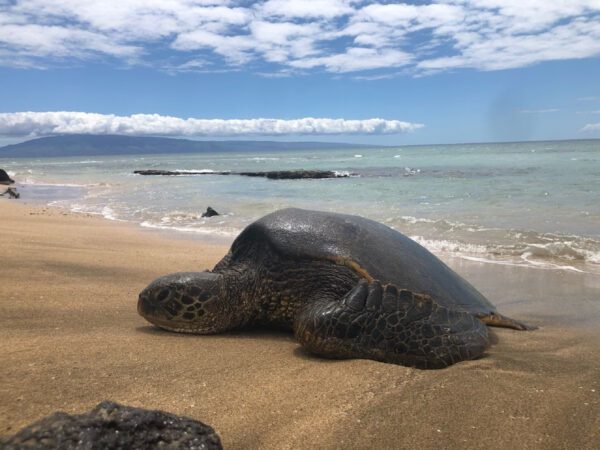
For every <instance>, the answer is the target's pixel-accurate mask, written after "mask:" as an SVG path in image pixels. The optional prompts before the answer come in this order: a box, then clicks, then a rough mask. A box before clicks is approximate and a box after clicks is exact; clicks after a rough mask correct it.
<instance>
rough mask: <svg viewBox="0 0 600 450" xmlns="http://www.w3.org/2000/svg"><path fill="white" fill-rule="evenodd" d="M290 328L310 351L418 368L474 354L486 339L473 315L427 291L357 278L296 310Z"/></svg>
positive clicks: (443, 364) (483, 328)
mask: <svg viewBox="0 0 600 450" xmlns="http://www.w3.org/2000/svg"><path fill="white" fill-rule="evenodd" d="M294 332H295V334H296V337H297V339H298V340H299V341H300V343H301V344H302V345H303V346H304V347H305V348H306V349H307V350H308V351H310V352H312V353H315V354H318V355H322V356H326V357H329V358H340V359H344V358H365V359H374V360H377V361H383V362H388V363H394V364H402V365H406V366H413V367H417V368H422V369H438V368H443V367H447V366H449V365H451V364H454V363H456V362H459V361H463V360H467V359H474V358H477V357H479V356H481V355H482V354H483V352H484V351H485V349H486V348H487V346H488V345H489V340H488V334H487V328H486V326H485V325H484V324H483V323H482V322H480V321H479V320H478V319H476V318H475V317H474V316H473V315H471V314H469V313H467V312H462V311H458V310H451V309H448V308H446V307H443V306H440V305H438V304H437V303H436V302H435V301H433V300H432V299H431V298H430V297H429V296H426V295H421V294H415V293H413V292H410V291H408V290H401V289H398V288H397V287H396V286H394V285H391V284H389V285H386V286H382V285H381V284H380V283H379V282H378V281H374V282H372V283H370V284H368V283H367V281H365V280H361V281H359V283H358V284H357V285H356V287H355V288H354V289H352V290H351V291H350V292H348V293H347V294H346V296H345V297H344V298H343V299H341V301H340V299H327V298H323V299H319V300H316V301H314V302H311V303H310V304H309V305H308V306H306V307H305V309H304V310H302V311H301V312H300V314H298V316H297V318H296V320H295V322H294Z"/></svg>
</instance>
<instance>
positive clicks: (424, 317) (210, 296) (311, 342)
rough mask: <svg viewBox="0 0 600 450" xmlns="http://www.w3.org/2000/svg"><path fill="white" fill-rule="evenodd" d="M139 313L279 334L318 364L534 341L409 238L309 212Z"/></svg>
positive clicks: (284, 220)
mask: <svg viewBox="0 0 600 450" xmlns="http://www.w3.org/2000/svg"><path fill="white" fill-rule="evenodd" d="M138 312H139V313H140V314H141V315H142V316H143V317H145V318H146V319H147V320H148V321H150V322H151V323H153V324H155V325H157V326H159V327H162V328H165V329H167V330H170V331H178V332H187V333H199V334H213V333H219V332H222V331H226V330H232V329H238V328H244V327H250V326H255V325H262V326H264V325H266V326H273V327H277V328H283V329H288V330H293V331H294V333H295V335H296V338H297V339H298V341H299V342H300V343H301V344H302V345H303V346H304V347H305V348H306V349H307V350H309V351H310V352H312V353H316V354H318V355H322V356H325V357H329V358H367V359H374V360H377V361H383V362H389V363H395V364H402V365H407V366H415V367H419V368H441V367H446V366H449V365H450V364H453V363H456V362H458V361H462V360H467V359H473V358H477V357H479V356H480V355H481V354H482V353H483V352H484V350H485V349H486V348H487V346H488V345H489V339H488V333H487V328H486V326H485V324H488V325H494V326H504V327H509V328H515V329H519V330H523V329H527V327H526V326H525V325H523V324H521V323H519V322H517V321H515V320H512V319H509V318H507V317H504V316H502V315H500V314H498V313H497V312H496V309H495V308H494V306H493V305H492V304H491V303H490V302H489V301H488V300H487V299H486V298H485V297H484V296H483V295H482V294H481V293H479V292H478V291H477V290H476V289H475V288H474V287H473V286H471V285H470V284H469V283H468V282H467V281H465V280H464V279H463V278H461V277H460V276H459V275H457V274H456V273H455V272H453V271H452V270H451V269H450V268H449V267H448V266H446V265H445V264H444V263H443V262H441V261H440V260H439V259H438V258H436V257H435V256H434V255H433V254H431V253H430V252H429V251H427V250H426V249H425V248H424V247H422V246H420V245H419V244H417V243H416V242H414V241H413V240H411V239H409V238H407V237H406V236H404V235H402V234H401V233H399V232H397V231H395V230H393V229H391V228H389V227H387V226H385V225H382V224H380V223H377V222H374V221H372V220H368V219H364V218H362V217H357V216H350V215H344V214H334V213H326V212H318V211H307V210H301V209H284V210H280V211H276V212H274V213H272V214H269V215H267V216H265V217H263V218H261V219H259V220H257V221H256V222H254V223H252V224H250V225H249V226H248V227H246V229H245V230H244V231H243V232H242V233H241V234H240V235H239V236H238V237H237V239H236V240H235V241H234V243H233V245H232V246H231V250H230V251H229V253H228V254H227V255H226V256H225V257H224V258H223V259H222V260H221V261H220V262H219V263H218V264H217V265H216V266H215V268H214V269H213V270H212V271H210V272H209V271H207V272H182V273H175V274H171V275H167V276H164V277H161V278H159V279H157V280H155V281H154V282H153V283H151V284H150V285H149V286H148V287H147V288H146V289H144V291H142V293H141V294H140V297H139V301H138Z"/></svg>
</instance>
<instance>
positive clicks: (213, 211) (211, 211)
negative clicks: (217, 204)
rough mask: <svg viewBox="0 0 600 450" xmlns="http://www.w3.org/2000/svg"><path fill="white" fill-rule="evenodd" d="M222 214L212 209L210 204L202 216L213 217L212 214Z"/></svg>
mask: <svg viewBox="0 0 600 450" xmlns="http://www.w3.org/2000/svg"><path fill="white" fill-rule="evenodd" d="M219 215H220V214H219V213H218V212H216V211H215V210H214V209H212V208H211V207H210V206H209V207H208V208H206V212H203V213H202V217H212V216H219Z"/></svg>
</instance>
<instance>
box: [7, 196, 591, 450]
mask: <svg viewBox="0 0 600 450" xmlns="http://www.w3.org/2000/svg"><path fill="white" fill-rule="evenodd" d="M0 249H1V252H2V255H1V256H2V263H1V270H0V361H1V363H0V435H6V434H12V433H14V432H15V431H17V430H18V429H19V428H21V427H22V426H24V425H26V424H28V423H30V422H31V421H33V420H37V419H39V418H41V417H43V416H46V415H48V414H50V413H52V412H54V411H56V410H63V411H67V412H82V411H85V410H88V409H90V408H91V407H92V406H94V405H95V404H97V403H98V402H100V401H101V400H104V399H111V400H114V401H118V402H122V403H125V404H128V405H132V406H140V407H145V408H156V409H162V410H165V411H168V412H172V413H176V414H182V415H187V416H190V417H193V418H197V419H199V420H202V421H204V422H206V423H208V424H210V425H212V426H213V427H214V428H215V429H216V430H217V431H218V432H219V434H220V435H221V438H222V441H223V444H224V446H225V447H226V448H232V449H236V448H238V449H242V448H244V449H246V448H270V449H286V448H294V449H297V448H341V447H343V448H407V449H408V448H411V449H412V448H485V447H488V448H511V449H513V448H519V449H522V448H523V449H525V448H527V449H529V448H536V449H537V448H539V449H542V448H543V449H548V448H561V449H565V448H569V449H570V448H572V449H592V448H597V446H598V442H600V331H599V329H600V325H599V324H600V321H599V319H600V279H599V278H600V277H598V276H592V275H585V274H579V273H569V272H559V271H550V270H536V269H524V268H513V267H507V266H499V265H492V264H480V263H473V262H467V261H463V260H450V261H449V263H450V265H451V266H452V267H453V268H454V269H455V270H457V271H458V272H459V273H461V274H462V275H464V276H465V277H466V278H467V279H468V280H469V281H471V282H472V284H474V285H475V286H476V287H477V288H478V289H480V290H481V291H482V292H483V293H485V294H486V295H488V297H489V298H490V300H492V302H493V303H495V304H496V305H497V306H498V307H499V309H500V311H501V312H503V313H504V314H507V315H511V316H514V317H516V318H519V319H522V320H526V321H528V322H530V323H533V324H535V325H538V326H539V327H540V328H539V329H538V330H536V331H533V332H516V331H512V330H503V329H494V331H493V335H494V339H495V341H496V343H495V344H494V345H493V346H492V347H491V348H490V349H489V350H488V351H487V353H486V355H485V357H484V358H482V359H479V360H476V361H468V362H463V363H459V364H457V365H454V366H452V367H450V368H448V369H444V370H437V371H422V370H417V369H410V368H405V367H401V366H395V365H390V364H383V363H378V362H373V361H366V360H352V361H331V360H324V359H319V358H315V357H312V356H310V355H307V354H305V353H304V352H303V351H302V350H301V349H300V348H299V346H298V345H297V344H296V343H295V341H294V339H293V337H292V336H291V335H289V334H285V333H278V332H267V331H255V332H238V333H229V334H224V335H218V336H189V335H178V334H172V333H167V332H163V331H160V330H158V329H156V328H154V327H152V326H149V325H148V324H147V323H146V322H145V321H144V319H142V318H141V317H139V316H138V315H137V313H136V300H137V294H138V292H139V291H140V290H141V289H142V288H143V287H145V286H146V284H147V283H148V282H150V281H152V280H153V279H154V278H155V277H157V276H160V275H163V274H166V273H168V272H174V271H179V270H202V269H205V268H211V267H212V265H213V264H214V263H215V262H216V261H218V260H219V259H220V258H221V256H222V255H223V254H224V253H225V251H226V247H223V246H219V245H212V244H207V243H205V242H201V241H194V240H186V239H184V238H178V237H174V236H170V235H165V234H158V233H155V232H150V231H145V230H142V229H140V228H137V227H135V226H133V225H130V224H122V223H113V222H108V221H105V220H102V219H98V218H95V217H86V216H83V215H75V214H71V213H63V212H61V211H60V210H56V209H48V208H42V207H38V206H31V205H29V206H28V205H22V204H19V203H17V202H14V201H9V200H2V199H0Z"/></svg>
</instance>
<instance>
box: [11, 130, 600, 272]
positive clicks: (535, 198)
mask: <svg viewBox="0 0 600 450" xmlns="http://www.w3.org/2000/svg"><path fill="white" fill-rule="evenodd" d="M0 168H4V169H5V170H7V171H8V172H9V174H10V175H11V176H12V177H13V178H14V179H15V180H16V181H17V185H16V186H17V188H18V190H19V191H20V192H21V198H22V200H24V201H30V202H42V203H45V204H48V205H50V206H53V207H58V208H65V209H68V210H71V211H74V212H82V213H89V214H97V215H101V216H103V217H105V218H107V219H110V220H119V221H130V222H134V223H137V224H139V225H140V226H142V227H147V228H155V229H164V230H172V231H176V232H180V233H187V234H188V235H191V236H198V237H199V238H202V239H215V240H218V241H222V242H231V241H232V240H233V239H234V238H235V236H236V235H237V234H238V233H239V232H240V231H241V230H242V229H243V228H244V227H245V226H246V225H248V224H249V223H250V222H252V221H254V220H255V219H257V218H259V217H261V216H263V215H264V214H267V213H269V212H271V211H274V210H276V209H280V208H285V207H291V206H293V207H300V208H308V209H318V210H324V211H334V212H340V213H348V214H358V215H361V216H364V217H368V218H371V219H374V220H377V221H379V222H382V223H384V224H386V225H388V226H390V227H392V228H395V229H397V230H399V231H401V232H402V233H404V234H406V235H408V236H410V237H412V238H413V239H415V240H416V241H418V242H419V243H421V244H422V245H424V246H425V247H427V248H428V249H430V250H431V251H432V252H434V253H436V254H438V255H441V254H443V255H449V256H456V257H459V258H464V259H468V260H475V261H481V262H483V263H490V264H506V265H513V266H527V267H537V268H540V269H548V270H567V271H577V272H588V273H600V200H599V199H600V195H599V193H600V140H578V141H553V142H527V143H497V144H496V143H494V144H462V145H431V146H406V147H394V148H389V147H388V148H360V149H356V148H352V149H340V150H310V151H281V152H273V151H264V152H254V151H253V152H239V153H197V154H165V155H131V156H97V157H89V156H86V157H80V158H75V157H71V158H36V159H20V158H11V159H0ZM138 169H166V170H202V171H205V172H207V173H208V174H206V175H187V176H177V177H167V176H141V175H134V174H133V171H134V170H138ZM295 169H319V170H334V171H337V172H339V173H351V174H353V175H352V176H350V177H347V178H333V179H310V180H269V179H266V178H251V177H243V176H237V175H229V176H223V175H210V172H211V171H269V170H295ZM208 206H211V207H212V208H214V209H215V210H217V211H218V212H219V213H220V214H221V215H219V216H215V217H211V218H202V217H201V215H202V212H204V211H205V210H206V208H207V207H208Z"/></svg>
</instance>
